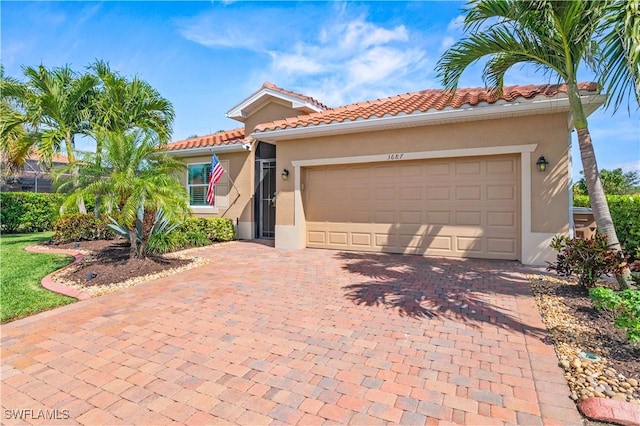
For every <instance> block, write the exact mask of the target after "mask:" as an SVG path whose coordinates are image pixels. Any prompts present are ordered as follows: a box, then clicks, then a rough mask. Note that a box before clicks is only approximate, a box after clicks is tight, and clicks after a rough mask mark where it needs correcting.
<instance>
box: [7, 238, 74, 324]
mask: <svg viewBox="0 0 640 426" xmlns="http://www.w3.org/2000/svg"><path fill="white" fill-rule="evenodd" d="M51 235H52V234H51V233H50V232H44V233H37V234H20V235H2V236H0V317H1V322H2V323H5V322H8V321H13V320H15V319H18V318H22V317H26V316H29V315H33V314H35V313H37V312H41V311H46V310H48V309H52V308H55V307H57V306H62V305H67V304H69V303H73V302H75V301H76V299H73V298H71V297H66V296H62V295H59V294H57V293H53V292H51V291H49V290H47V289H45V288H42V287H41V286H40V281H41V280H42V278H44V277H45V276H46V275H47V274H49V273H51V272H53V271H55V270H56V269H60V268H61V267H63V266H65V265H68V264H69V263H71V261H72V260H73V258H72V257H71V256H65V255H59V254H39V253H28V252H26V251H24V248H25V247H27V246H29V245H31V244H37V243H40V242H43V241H47V240H49V238H51Z"/></svg>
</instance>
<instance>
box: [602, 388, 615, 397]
mask: <svg viewBox="0 0 640 426" xmlns="http://www.w3.org/2000/svg"><path fill="white" fill-rule="evenodd" d="M604 394H605V395H606V396H608V397H609V398H613V396H614V395H615V394H616V393H615V392H614V391H612V390H610V389H605V391H604Z"/></svg>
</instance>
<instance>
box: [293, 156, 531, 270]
mask: <svg viewBox="0 0 640 426" xmlns="http://www.w3.org/2000/svg"><path fill="white" fill-rule="evenodd" d="M518 165H519V157H517V156H492V157H470V158H460V159H447V160H419V161H397V162H391V163H374V164H367V165H349V166H330V167H321V168H307V169H305V173H304V176H303V180H304V187H303V202H304V210H305V218H306V220H307V247H315V248H329V249H341V250H361V251H376V252H389V253H413V254H428V255H438V256H453V257H479V258H487V259H517V258H518V256H519V247H520V244H519V237H518V235H519V222H518V220H519V217H520V214H519V194H518V190H517V189H518V187H519V171H518Z"/></svg>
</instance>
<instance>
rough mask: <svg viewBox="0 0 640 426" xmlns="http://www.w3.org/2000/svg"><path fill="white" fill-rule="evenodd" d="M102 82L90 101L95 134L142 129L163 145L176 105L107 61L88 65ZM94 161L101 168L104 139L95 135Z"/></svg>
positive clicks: (97, 206)
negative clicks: (118, 70) (131, 78)
mask: <svg viewBox="0 0 640 426" xmlns="http://www.w3.org/2000/svg"><path fill="white" fill-rule="evenodd" d="M89 69H90V70H91V71H93V73H94V74H95V76H96V78H97V79H98V81H99V86H98V90H97V92H96V95H95V96H94V98H93V100H92V103H91V127H92V129H93V131H92V132H93V133H94V134H96V133H99V132H104V131H111V132H121V133H124V132H127V131H130V130H132V129H140V130H143V131H145V132H148V133H155V134H156V135H157V136H158V140H159V142H160V143H161V144H164V143H167V142H168V141H169V138H170V137H171V131H172V125H173V119H174V117H175V112H174V110H173V105H172V104H171V102H169V101H168V100H167V99H165V98H163V97H162V96H161V95H160V93H159V92H158V91H157V90H156V89H154V88H153V87H151V85H149V83H147V82H146V81H144V80H140V79H139V78H137V77H134V78H133V80H128V79H127V78H125V77H122V76H121V75H120V74H118V73H117V72H115V71H113V70H111V68H110V67H109V64H108V63H106V62H104V61H96V62H95V63H93V64H91V65H90V66H89ZM95 140H96V154H97V155H96V156H95V157H94V161H95V162H96V164H97V166H98V168H100V162H101V154H102V138H100V137H96V138H95ZM101 207H102V201H101V196H100V195H96V198H95V205H94V214H95V215H96V216H98V215H99V213H100V210H101Z"/></svg>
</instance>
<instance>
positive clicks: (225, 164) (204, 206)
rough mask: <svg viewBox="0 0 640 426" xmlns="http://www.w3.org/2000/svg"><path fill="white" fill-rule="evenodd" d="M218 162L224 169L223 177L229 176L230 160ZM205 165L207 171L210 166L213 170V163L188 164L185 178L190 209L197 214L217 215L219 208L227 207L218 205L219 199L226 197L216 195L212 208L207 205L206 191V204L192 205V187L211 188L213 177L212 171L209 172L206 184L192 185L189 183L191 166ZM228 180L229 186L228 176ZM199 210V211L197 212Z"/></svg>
mask: <svg viewBox="0 0 640 426" xmlns="http://www.w3.org/2000/svg"><path fill="white" fill-rule="evenodd" d="M218 161H220V165H221V166H222V168H223V169H224V174H223V177H224V176H225V175H226V174H228V169H229V160H221V159H220V158H219V157H218ZM201 165H204V166H205V170H206V166H208V168H209V169H211V161H200V162H197V163H187V170H186V177H185V187H186V190H187V195H188V196H189V208H190V209H191V210H192V211H194V212H195V213H198V212H209V213H216V212H217V211H218V208H221V207H225V206H221V205H219V204H218V201H219V199H220V198H219V197H224V195H218V194H216V199H215V201H214V204H213V205H212V206H211V205H209V204H207V201H206V189H205V200H204V204H191V188H192V187H204V188H207V187H208V186H209V176H210V175H211V170H209V173H207V176H206V178H205V183H198V184H191V183H190V182H189V177H190V170H189V169H190V167H191V166H201ZM226 179H227V184H226V185H227V186H228V185H229V184H228V181H229V180H230V179H229V177H228V176H226ZM196 210H197V211H196Z"/></svg>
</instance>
